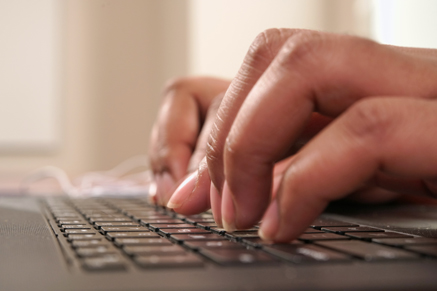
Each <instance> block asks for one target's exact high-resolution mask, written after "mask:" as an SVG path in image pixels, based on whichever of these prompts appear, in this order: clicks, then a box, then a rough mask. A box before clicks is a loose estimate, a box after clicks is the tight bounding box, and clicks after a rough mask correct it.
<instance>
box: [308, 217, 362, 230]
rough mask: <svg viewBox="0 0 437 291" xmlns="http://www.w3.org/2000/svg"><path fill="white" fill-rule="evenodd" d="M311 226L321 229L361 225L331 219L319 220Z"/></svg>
mask: <svg viewBox="0 0 437 291" xmlns="http://www.w3.org/2000/svg"><path fill="white" fill-rule="evenodd" d="M310 226H311V227H315V228H321V227H326V226H359V225H357V224H354V223H349V222H345V221H339V220H335V219H330V218H318V219H316V220H315V221H314V222H313V223H312V224H311V225H310Z"/></svg>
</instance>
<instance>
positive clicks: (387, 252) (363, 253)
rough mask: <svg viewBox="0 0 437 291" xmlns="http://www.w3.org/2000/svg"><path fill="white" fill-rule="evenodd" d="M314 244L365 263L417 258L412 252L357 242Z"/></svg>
mask: <svg viewBox="0 0 437 291" xmlns="http://www.w3.org/2000/svg"><path fill="white" fill-rule="evenodd" d="M316 244H318V245H321V246H324V247H328V248H331V249H334V250H337V251H339V252H343V253H346V254H350V255H352V256H355V257H358V258H360V259H363V260H365V261H378V260H400V259H415V258H418V256H417V255H416V254H414V253H412V252H407V251H404V250H401V249H396V248H391V247H386V246H383V245H378V244H374V243H367V242H363V241H358V240H350V241H326V242H317V243H316Z"/></svg>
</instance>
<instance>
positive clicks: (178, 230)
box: [46, 198, 437, 271]
mask: <svg viewBox="0 0 437 291" xmlns="http://www.w3.org/2000/svg"><path fill="white" fill-rule="evenodd" d="M46 203H47V209H48V211H49V213H50V216H51V217H50V220H49V221H52V228H53V229H54V231H55V233H57V234H59V235H58V239H60V240H63V242H64V244H65V245H67V246H68V248H69V249H70V250H72V253H74V255H73V257H74V258H73V260H75V261H76V262H77V263H78V265H79V266H81V268H82V269H84V270H87V271H109V270H111V271H123V270H127V269H129V268H144V269H150V268H154V269H155V268H178V267H183V268H187V267H193V268H194V267H205V266H206V265H209V264H214V265H218V266H243V265H251V266H257V265H261V266H265V265H278V264H305V263H326V262H339V263H341V262H343V263H350V262H354V261H362V262H372V261H381V260H385V261H387V260H417V259H429V258H431V259H432V258H435V257H437V239H431V238H425V237H418V236H412V235H405V234H402V233H397V232H393V231H385V230H382V229H378V228H373V227H368V226H361V225H356V224H352V223H348V222H344V221H339V220H334V219H329V218H326V217H321V218H319V219H317V220H316V221H314V222H313V223H312V225H311V226H310V227H309V228H308V229H307V230H306V231H305V232H304V233H303V234H302V235H301V236H300V237H299V238H298V239H297V240H295V241H292V242H290V243H287V244H274V243H271V242H265V241H262V240H261V239H260V238H259V236H258V226H255V227H254V228H252V229H247V230H239V231H235V232H233V233H228V232H226V231H224V230H223V229H222V228H219V227H218V226H217V225H216V224H215V221H214V219H213V216H212V214H211V213H210V212H206V213H202V214H198V215H193V216H183V215H179V214H176V213H174V212H172V211H171V210H168V209H165V208H162V207H157V206H154V205H151V204H149V203H148V202H147V200H146V199H132V198H130V199H117V198H101V199H96V198H92V199H50V200H47V201H46Z"/></svg>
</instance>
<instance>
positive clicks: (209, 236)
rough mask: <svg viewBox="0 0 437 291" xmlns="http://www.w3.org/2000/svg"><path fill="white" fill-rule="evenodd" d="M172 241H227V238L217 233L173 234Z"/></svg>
mask: <svg viewBox="0 0 437 291" xmlns="http://www.w3.org/2000/svg"><path fill="white" fill-rule="evenodd" d="M170 239H171V240H173V241H176V242H183V241H190V240H226V238H224V237H222V236H220V235H218V234H215V233H204V234H172V235H171V236H170Z"/></svg>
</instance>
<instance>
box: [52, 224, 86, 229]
mask: <svg viewBox="0 0 437 291" xmlns="http://www.w3.org/2000/svg"><path fill="white" fill-rule="evenodd" d="M60 228H62V229H64V230H65V229H91V226H90V225H88V224H62V225H61V226H60Z"/></svg>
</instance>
